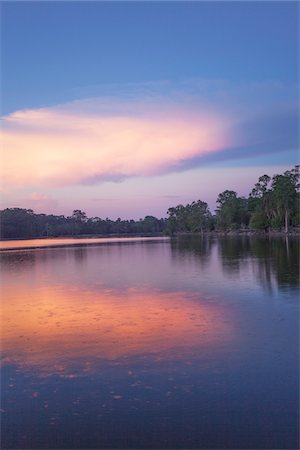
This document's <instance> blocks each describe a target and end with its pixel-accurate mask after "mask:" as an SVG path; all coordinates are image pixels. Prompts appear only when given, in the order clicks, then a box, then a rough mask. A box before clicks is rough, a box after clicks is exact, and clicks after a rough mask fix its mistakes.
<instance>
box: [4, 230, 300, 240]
mask: <svg viewBox="0 0 300 450" xmlns="http://www.w3.org/2000/svg"><path fill="white" fill-rule="evenodd" d="M179 236H217V237H218V236H220V237H225V236H230V237H235V236H239V237H241V236H247V237H252V236H253V237H276V236H278V237H280V236H281V237H284V236H295V237H300V228H292V229H291V230H290V231H289V232H288V233H286V232H285V231H280V230H279V231H278V230H270V231H267V232H265V231H261V230H228V231H221V230H211V231H203V233H201V232H177V233H174V234H173V235H169V234H165V233H142V234H141V233H140V234H128V233H127V234H126V233H124V234H120V233H117V234H88V235H87V234H78V235H74V236H70V235H64V236H34V237H28V238H24V237H14V238H4V239H0V242H7V241H33V240H36V239H42V240H54V239H74V240H76V239H109V238H143V237H149V238H151V237H179Z"/></svg>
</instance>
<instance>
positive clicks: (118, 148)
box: [1, 100, 232, 186]
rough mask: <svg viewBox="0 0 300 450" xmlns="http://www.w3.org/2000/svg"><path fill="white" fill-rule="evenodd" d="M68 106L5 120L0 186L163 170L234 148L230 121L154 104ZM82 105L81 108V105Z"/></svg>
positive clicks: (76, 181) (78, 180)
mask: <svg viewBox="0 0 300 450" xmlns="http://www.w3.org/2000/svg"><path fill="white" fill-rule="evenodd" d="M95 102H96V104H97V101H95V100H94V101H91V107H90V109H89V108H88V101H82V103H81V102H74V103H70V104H66V105H63V106H57V107H52V108H44V109H36V110H25V111H18V112H15V113H13V114H10V115H9V116H6V117H4V119H3V123H4V127H3V131H2V141H3V146H2V149H3V150H2V165H1V166H2V167H1V171H2V180H3V182H4V183H5V184H6V185H8V186H12V185H14V186H24V185H30V186H36V185H39V186H41V185H42V186H66V185H70V184H80V183H89V182H97V181H101V180H115V179H122V178H124V177H130V176H138V175H144V176H145V175H146V176H147V175H153V174H157V173H162V172H167V171H168V170H170V167H171V168H172V170H174V168H176V167H178V166H180V164H181V163H182V162H183V161H186V160H189V159H191V158H194V157H196V156H200V155H205V154H208V153H211V152H215V151H218V150H221V149H223V148H226V147H229V146H230V145H232V141H231V138H230V136H229V132H228V129H229V126H230V119H229V118H225V117H224V116H221V115H220V114H216V113H212V112H209V111H207V112H199V111H198V110H195V108H193V110H188V108H187V107H186V106H185V108H184V109H179V108H178V107H176V106H174V105H172V106H166V105H165V104H164V105H162V104H160V103H159V102H156V103H154V104H153V102H152V103H151V105H150V106H149V107H147V103H145V104H144V105H143V106H142V107H141V104H139V105H137V106H136V108H135V105H134V104H131V105H129V106H128V105H127V106H126V107H125V106H124V105H122V104H120V105H115V104H114V105H113V106H112V107H111V108H110V109H107V105H106V104H105V109H103V108H102V109H101V101H100V100H98V102H99V107H98V109H97V108H95ZM81 106H82V107H81Z"/></svg>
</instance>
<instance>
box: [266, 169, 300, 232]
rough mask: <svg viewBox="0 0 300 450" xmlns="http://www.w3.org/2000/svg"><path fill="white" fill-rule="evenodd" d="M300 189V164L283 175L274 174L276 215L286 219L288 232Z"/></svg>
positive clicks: (285, 226)
mask: <svg viewBox="0 0 300 450" xmlns="http://www.w3.org/2000/svg"><path fill="white" fill-rule="evenodd" d="M298 190H299V166H295V168H294V169H292V170H291V171H289V170H287V171H286V172H284V174H283V175H274V176H273V178H272V200H273V206H274V212H275V214H274V215H275V217H277V218H278V220H279V221H280V220H281V219H283V221H284V229H285V232H286V233H288V230H289V222H290V216H291V214H292V212H293V209H294V207H295V201H296V199H297V191H298Z"/></svg>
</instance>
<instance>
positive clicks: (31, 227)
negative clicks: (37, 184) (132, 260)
mask: <svg viewBox="0 0 300 450" xmlns="http://www.w3.org/2000/svg"><path fill="white" fill-rule="evenodd" d="M0 220H1V228H0V230H1V238H2V239H10V238H11V239H12V238H32V237H58V236H78V235H110V234H124V235H137V234H156V233H163V232H165V230H166V222H167V219H157V218H156V217H153V216H146V217H145V218H144V219H140V220H138V221H135V220H121V219H120V218H119V219H117V220H115V221H114V220H111V219H108V218H107V219H105V220H103V219H100V218H99V217H91V218H88V217H87V216H86V213H85V212H83V211H81V210H75V211H73V214H72V216H69V217H65V216H63V215H60V216H55V215H53V214H50V215H48V214H35V213H34V212H33V211H32V210H31V209H21V208H7V209H4V210H3V211H1V212H0Z"/></svg>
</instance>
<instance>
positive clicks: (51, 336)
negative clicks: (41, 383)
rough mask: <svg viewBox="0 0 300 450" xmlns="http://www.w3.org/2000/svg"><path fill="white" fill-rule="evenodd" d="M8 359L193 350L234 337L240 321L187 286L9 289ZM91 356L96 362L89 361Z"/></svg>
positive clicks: (59, 366)
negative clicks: (235, 322)
mask: <svg viewBox="0 0 300 450" xmlns="http://www.w3.org/2000/svg"><path fill="white" fill-rule="evenodd" d="M3 298H5V302H4V303H3V307H2V315H3V317H2V324H3V326H2V345H3V348H4V355H5V358H4V363H6V364H8V363H13V364H17V365H19V366H21V367H23V368H28V369H30V368H35V369H38V370H41V371H42V372H51V373H56V372H57V373H59V372H62V371H64V370H67V369H68V368H70V367H71V366H72V364H74V363H75V364H77V366H78V364H80V362H83V361H84V364H85V365H87V366H88V368H89V369H91V368H92V366H93V364H94V363H95V361H99V360H101V359H105V360H117V359H118V358H121V357H129V356H138V355H149V354H152V355H156V356H157V357H158V358H159V357H165V356H168V357H173V356H174V357H179V358H180V357H186V356H187V355H188V354H191V353H193V352H194V351H197V349H199V348H205V349H207V350H208V351H209V349H210V348H212V347H215V346H218V344H220V343H221V342H222V343H223V342H224V341H226V340H229V339H231V338H232V332H233V328H232V322H231V320H230V317H229V316H228V313H226V311H224V309H223V308H220V307H219V306H217V305H215V304H214V303H213V302H210V301H209V299H207V300H206V301H204V299H199V298H196V297H195V296H193V295H191V294H187V293H184V292H176V293H173V292H167V293H166V292H160V291H151V292H150V291H141V290H135V289H129V290H127V291H125V292H124V291H123V292H118V291H115V290H101V291H100V292H99V291H83V290H82V291H80V290H78V289H73V290H72V289H70V288H69V289H68V290H67V291H66V290H59V289H55V288H42V289H39V290H34V291H32V292H30V293H28V295H27V296H25V295H24V292H22V291H21V290H20V289H19V290H18V288H16V287H11V288H9V289H7V292H6V296H5V297H3ZM87 361H88V363H87Z"/></svg>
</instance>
